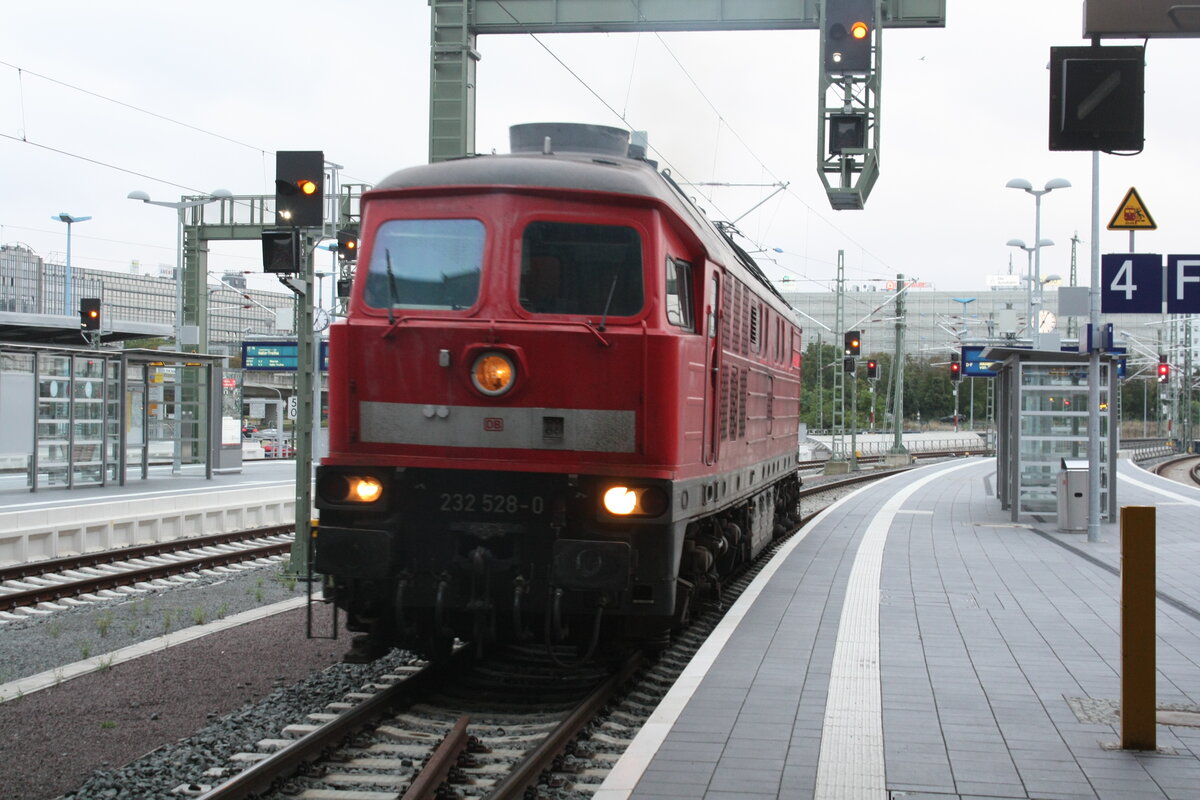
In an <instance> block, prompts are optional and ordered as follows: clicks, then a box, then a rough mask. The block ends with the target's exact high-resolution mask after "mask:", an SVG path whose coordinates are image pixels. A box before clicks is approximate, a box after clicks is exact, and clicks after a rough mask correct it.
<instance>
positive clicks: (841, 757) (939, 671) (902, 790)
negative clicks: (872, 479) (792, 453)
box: [595, 459, 1200, 800]
mask: <svg viewBox="0 0 1200 800" xmlns="http://www.w3.org/2000/svg"><path fill="white" fill-rule="evenodd" d="M995 471H996V470H995V460H994V459H972V460H969V461H966V462H956V463H954V464H949V465H947V464H938V465H930V466H927V467H922V468H919V469H915V470H912V471H910V472H907V473H904V474H902V475H899V476H896V477H893V478H889V479H886V480H884V481H882V482H879V483H876V484H874V485H870V486H867V487H866V488H864V489H862V490H860V491H858V492H856V493H855V494H853V495H851V496H849V497H847V498H845V499H843V500H842V501H840V502H839V503H837V504H836V505H835V506H833V507H831V508H830V509H829V510H828V511H827V512H825V513H824V514H822V515H821V516H820V517H819V518H818V519H817V520H815V521H814V522H813V523H810V525H809V526H808V527H807V528H806V531H807V532H806V533H804V535H803V537H799V536H797V537H795V538H793V539H792V540H791V541H789V542H788V544H787V545H786V546H785V548H784V549H782V550H781V551H780V553H779V554H778V555H777V556H776V557H775V559H773V561H772V563H771V564H770V565H769V566H768V567H767V568H766V569H764V571H763V573H762V574H760V576H759V577H758V578H757V579H756V580H755V582H754V584H753V585H752V586H751V587H750V589H749V590H748V591H747V592H746V593H745V594H744V595H743V597H742V598H740V599H739V600H738V602H737V604H735V605H734V606H733V607H732V608H731V609H730V612H729V614H728V615H727V617H726V619H725V621H724V622H723V623H722V625H721V627H720V629H719V630H718V632H717V633H716V634H715V635H714V637H713V638H712V639H711V640H710V641H709V642H708V643H706V645H705V646H704V648H702V650H701V651H700V652H699V653H698V654H697V656H696V658H695V659H694V660H693V662H692V664H691V665H690V666H689V668H688V670H687V671H686V672H685V674H684V676H683V678H682V679H681V680H680V681H679V683H678V684H677V685H676V687H675V688H674V689H673V690H672V692H671V693H670V694H669V695H668V697H667V698H665V699H664V701H663V702H662V704H661V705H660V707H659V709H658V710H657V711H656V712H655V714H654V716H653V717H652V718H651V720H650V723H649V724H648V725H646V726H645V728H644V729H643V730H642V731H641V733H639V735H638V737H637V739H636V740H635V741H634V743H633V744H632V745H631V747H630V748H629V749H628V751H627V752H626V754H625V755H624V756H623V757H622V759H621V761H620V762H619V763H618V765H617V767H616V769H614V771H613V772H612V773H611V774H610V776H609V778H608V779H607V780H606V782H605V783H604V785H603V787H602V788H601V789H600V791H599V792H598V793H597V794H596V795H595V797H596V800H624V798H628V797H632V798H645V799H647V800H649V799H650V798H681V797H687V798H705V799H706V800H727V799H729V800H732V798H737V800H767V798H810V797H815V798H852V799H853V800H875V799H878V800H950V799H951V798H962V800H987V799H990V798H1039V799H1042V798H1044V799H1045V800H1067V799H1070V800H1075V799H1076V798H1079V799H1082V798H1104V800H1110V799H1111V800H1131V799H1132V800H1141V799H1142V798H1147V799H1148V798H1172V799H1174V800H1184V799H1185V798H1192V799H1200V727H1189V726H1182V725H1167V724H1161V722H1162V719H1163V718H1162V717H1160V724H1159V725H1158V726H1157V729H1156V733H1157V741H1156V743H1157V745H1158V750H1157V751H1156V752H1155V751H1149V752H1147V751H1140V752H1139V751H1130V750H1121V749H1120V744H1119V743H1120V735H1119V734H1120V723H1119V716H1118V715H1119V700H1120V664H1121V655H1120V653H1121V648H1120V644H1121V643H1120V636H1119V631H1120V602H1119V597H1120V580H1119V566H1120V528H1119V525H1118V524H1116V523H1113V524H1104V525H1103V526H1102V529H1101V541H1099V542H1093V543H1089V542H1088V541H1087V536H1086V534H1075V533H1071V534H1066V533H1060V532H1058V531H1057V529H1056V527H1055V525H1054V521H1053V519H1052V518H1051V519H1049V520H1046V521H1042V520H1039V519H1037V518H1034V517H1029V518H1023V519H1022V521H1021V523H1020V524H1014V523H1012V522H1011V521H1010V520H1009V514H1008V512H1007V511H1004V510H1002V509H1001V508H1000V503H999V501H997V500H996V498H995ZM1118 504H1119V505H1121V506H1128V505H1152V506H1156V515H1157V550H1158V559H1157V585H1156V588H1157V591H1158V604H1157V618H1156V624H1157V637H1158V643H1157V670H1158V673H1157V676H1158V677H1157V687H1156V694H1157V705H1158V708H1159V709H1160V710H1174V711H1177V712H1182V713H1179V714H1177V715H1176V718H1175V719H1176V720H1180V719H1183V720H1190V721H1191V722H1193V723H1196V724H1197V725H1200V713H1197V712H1200V578H1198V577H1197V572H1198V568H1200V525H1198V524H1197V522H1198V521H1200V490H1196V489H1191V488H1188V487H1184V486H1180V485H1179V484H1174V483H1170V482H1169V481H1166V480H1164V479H1160V478H1158V477H1157V476H1154V475H1152V474H1149V473H1147V472H1144V471H1142V470H1140V469H1138V468H1137V467H1135V466H1133V465H1132V464H1130V463H1129V462H1127V461H1122V462H1120V468H1119V483H1118Z"/></svg>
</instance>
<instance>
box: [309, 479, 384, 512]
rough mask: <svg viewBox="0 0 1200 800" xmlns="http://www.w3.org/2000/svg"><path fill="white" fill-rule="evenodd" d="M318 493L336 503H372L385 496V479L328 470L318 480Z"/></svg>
mask: <svg viewBox="0 0 1200 800" xmlns="http://www.w3.org/2000/svg"><path fill="white" fill-rule="evenodd" d="M317 493H318V495H319V499H321V500H322V501H328V502H330V503H334V504H335V505H346V504H353V505H370V504H371V503H375V502H378V501H379V499H380V498H382V497H383V481H382V480H381V479H380V478H379V477H378V476H375V475H354V474H352V473H345V474H343V473H338V472H328V473H326V474H324V475H322V476H321V479H320V480H319V481H318V483H317Z"/></svg>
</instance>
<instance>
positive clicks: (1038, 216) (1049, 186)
mask: <svg viewBox="0 0 1200 800" xmlns="http://www.w3.org/2000/svg"><path fill="white" fill-rule="evenodd" d="M1004 186H1005V188H1008V189H1020V190H1021V191H1023V192H1025V193H1026V194H1031V195H1033V207H1034V216H1033V219H1034V223H1033V240H1034V241H1035V242H1037V244H1035V245H1034V248H1033V280H1034V283H1036V284H1037V310H1038V311H1039V312H1040V311H1041V307H1042V281H1041V276H1042V245H1041V242H1042V195H1044V194H1050V192H1052V191H1054V190H1055V189H1068V188H1070V186H1071V182H1070V181H1069V180H1067V179H1066V178H1051V179H1050V180H1048V181H1046V185H1045V187H1044V188H1042V189H1034V188H1033V184H1031V183H1030V182H1029V181H1027V180H1025V179H1024V178H1013V179H1012V180H1010V181H1009V182H1008V183H1006V184H1004ZM1039 316H1040V313H1039ZM1039 322H1040V320H1034V322H1033V325H1034V328H1033V349H1034V350H1038V349H1040V347H1039V346H1040V344H1041V337H1040V335H1039V329H1040V327H1041V326H1040V324H1039Z"/></svg>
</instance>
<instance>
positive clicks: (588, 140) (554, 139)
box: [508, 122, 646, 158]
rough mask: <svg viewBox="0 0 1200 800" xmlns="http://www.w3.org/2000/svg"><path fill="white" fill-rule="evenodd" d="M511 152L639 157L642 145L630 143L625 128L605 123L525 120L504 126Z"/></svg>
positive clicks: (640, 156) (643, 154) (643, 151)
mask: <svg viewBox="0 0 1200 800" xmlns="http://www.w3.org/2000/svg"><path fill="white" fill-rule="evenodd" d="M508 139H509V147H510V149H511V150H512V152H513V153H544V154H546V155H549V154H550V153H554V152H559V153H590V154H592V155H599V156H618V157H621V158H642V157H644V156H645V152H646V151H645V146H644V145H643V146H641V148H640V152H635V151H636V150H639V148H638V145H632V146H631V145H630V143H629V131H627V130H625V129H624V128H613V127H610V126H608V125H587V124H584V123H579V122H528V123H524V124H522V125H513V126H511V127H510V128H509V129H508Z"/></svg>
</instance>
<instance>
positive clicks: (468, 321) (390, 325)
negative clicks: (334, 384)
mask: <svg viewBox="0 0 1200 800" xmlns="http://www.w3.org/2000/svg"><path fill="white" fill-rule="evenodd" d="M447 319H448V318H447V317H399V318H397V319H396V321H395V322H390V323H388V329H387V330H386V331H384V332H383V333H381V334H379V338H380V339H387V338H388V337H389V336H391V335H392V332H393V331H395V330H396V329H397V328H399V327H400V323H402V322H438V323H445V322H446V320H447ZM521 322H522V323H533V324H535V325H536V324H541V325H573V326H576V327H583V328H586V329H587V330H588V331H590V332H591V333H592V335H593V336H595V337H596V338H597V339H599V340H600V344H602V345H604V346H605V347H611V345H610V344H609V342H608V340H607V339H605V338H604V336H603V335H601V333H600V331H598V330H596V329H595V328H594V327H592V323H591V322H590V321H588V322H580V321H578V320H573V319H564V320H557V319H556V320H535V319H527V320H521ZM455 324H456V325H461V327H464V328H465V327H471V326H478V327H480V328H493V327H495V325H496V320H494V319H489V320H488V321H487V322H483V321H481V320H475V319H464V320H455Z"/></svg>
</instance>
